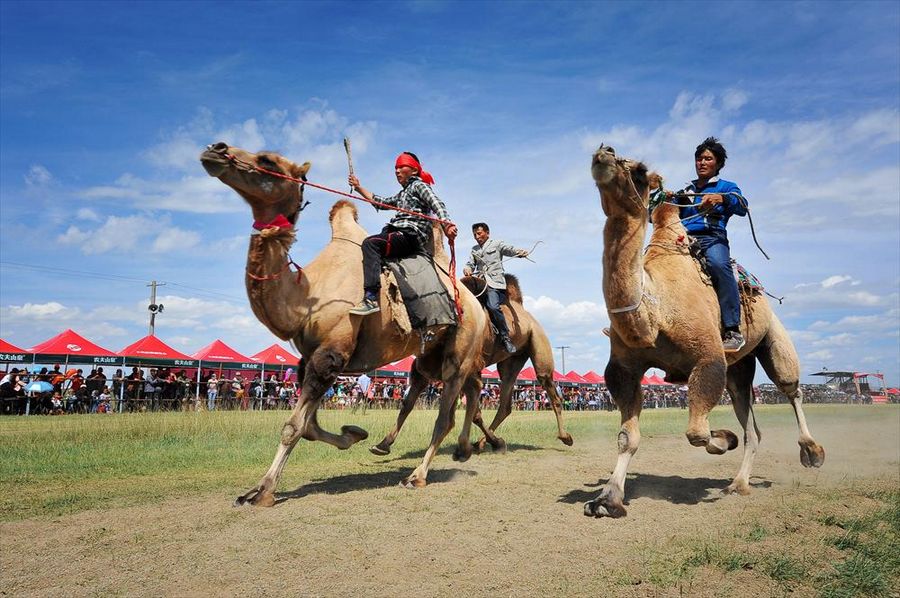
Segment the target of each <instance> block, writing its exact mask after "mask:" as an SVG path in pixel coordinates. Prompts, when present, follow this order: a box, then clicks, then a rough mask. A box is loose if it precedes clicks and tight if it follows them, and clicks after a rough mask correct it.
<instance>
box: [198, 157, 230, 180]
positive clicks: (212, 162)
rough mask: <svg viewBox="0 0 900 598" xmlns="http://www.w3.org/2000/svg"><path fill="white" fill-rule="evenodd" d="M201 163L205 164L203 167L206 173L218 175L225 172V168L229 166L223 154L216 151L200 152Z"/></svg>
mask: <svg viewBox="0 0 900 598" xmlns="http://www.w3.org/2000/svg"><path fill="white" fill-rule="evenodd" d="M200 163H201V164H202V165H203V168H204V169H205V170H206V173H207V174H208V175H209V176H214V177H218V176H220V175H221V174H222V173H223V172H225V168H226V167H227V166H228V163H227V162H226V161H225V160H224V158H223V157H222V155H221V154H217V153H216V152H211V151H206V152H203V153H202V154H200Z"/></svg>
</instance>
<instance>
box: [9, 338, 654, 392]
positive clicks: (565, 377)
mask: <svg viewBox="0 0 900 598" xmlns="http://www.w3.org/2000/svg"><path fill="white" fill-rule="evenodd" d="M413 360H414V358H413V357H412V356H410V357H405V358H403V359H401V360H399V361H396V362H394V363H390V364H387V365H385V366H382V367H380V368H378V369H377V370H375V372H374V375H375V376H376V377H386V378H390V377H408V376H409V372H410V369H411V367H412V363H413ZM62 361H64V362H65V363H67V364H69V363H72V364H74V363H87V364H93V365H112V366H115V365H123V366H126V365H130V366H150V365H159V366H174V367H185V368H195V367H210V368H227V369H241V370H260V369H264V370H265V369H272V368H280V369H283V368H285V367H295V366H296V365H297V362H298V358H297V357H296V356H295V355H293V354H292V353H290V352H288V351H286V350H285V349H284V348H282V347H281V346H279V345H277V344H273V345H272V346H270V347H268V348H266V349H263V350H262V351H260V352H259V353H256V354H254V355H250V356H245V355H242V354H241V353H239V352H237V351H235V350H234V349H232V348H231V347H229V346H228V345H226V344H225V343H224V342H222V341H221V340H215V341H213V342H212V343H210V344H208V345H206V346H205V347H203V348H202V349H200V350H198V351H197V352H195V353H193V354H192V355H187V354H185V353H182V352H180V351H178V350H176V349H173V348H172V347H170V346H169V345H167V344H166V343H164V342H163V341H162V340H160V339H159V338H158V337H156V336H154V335H152V334H150V335H147V336H145V337H143V338H141V339H140V340H137V341H135V342H133V343H131V344H130V345H128V346H127V347H125V348H124V349H122V350H121V351H119V352H113V351H110V350H109V349H105V348H103V347H101V346H99V345H97V344H95V343H93V342H91V341H89V340H88V339H86V338H84V337H83V336H81V335H80V334H78V333H77V332H75V331H73V330H71V329H69V330H65V331H63V332H61V333H60V334H58V335H56V336H54V337H52V338H50V339H47V340H46V341H44V342H42V343H39V344H37V345H35V346H33V347H31V348H29V349H20V348H19V347H16V346H15V345H13V344H11V343H9V342H7V341H4V340H3V339H0V363H22V364H23V365H24V364H27V363H44V364H46V363H54V362H62ZM481 376H482V378H483V379H484V380H486V381H488V382H499V381H500V375H499V373H498V372H497V371H496V370H492V369H489V368H485V369H483V370H482V372H481ZM516 381H517V382H518V383H520V384H537V382H538V380H537V376H536V375H535V371H534V368H533V367H527V368H525V369H523V370H522V371H521V372H519V375H518V376H517V380H516ZM553 381H554V382H557V383H560V384H563V385H571V386H589V385H599V384H604V383H605V380H604V378H603V376H601V375H600V374H598V373H596V372H594V371H593V370H591V371H589V372H586V373H584V374H579V373H578V372H576V371H575V370H572V371H570V372H568V373H566V374H562V373H560V372H558V371H556V370H554V371H553ZM641 384H643V385H650V386H653V385H663V384H667V383H666V382H665V381H664V380H663V379H662V378H661V377H660V376H658V375H657V374H653V375H651V376H644V378H643V379H642V380H641Z"/></svg>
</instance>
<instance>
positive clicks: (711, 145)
mask: <svg viewBox="0 0 900 598" xmlns="http://www.w3.org/2000/svg"><path fill="white" fill-rule="evenodd" d="M706 150H709V151H710V152H712V155H713V156H715V157H716V166H717V167H718V169H717V170H716V174H719V171H720V170H722V168H724V167H725V160H727V159H728V152H726V151H725V146H724V145H722V144H721V143H719V140H718V139H716V138H715V137H707V138H706V139H704V140H703V143H701V144H700V145H698V146H697V151H695V152H694V159H695V160H696V159H697V158H699V157H700V154H702V153H703V152H705V151H706Z"/></svg>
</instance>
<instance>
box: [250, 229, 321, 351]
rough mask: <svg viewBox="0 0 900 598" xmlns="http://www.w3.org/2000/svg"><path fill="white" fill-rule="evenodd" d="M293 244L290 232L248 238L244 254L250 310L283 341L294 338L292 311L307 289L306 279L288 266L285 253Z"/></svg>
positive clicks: (295, 321) (300, 301) (296, 321)
mask: <svg viewBox="0 0 900 598" xmlns="http://www.w3.org/2000/svg"><path fill="white" fill-rule="evenodd" d="M269 230H272V229H269ZM293 241H294V231H293V228H291V229H281V230H277V231H274V232H271V233H268V232H264V233H263V234H259V235H252V236H251V237H250V247H249V250H248V252H247V276H246V286H247V297H248V298H249V299H250V307H251V309H252V310H253V313H254V314H255V315H256V317H257V318H259V320H260V321H261V322H262V323H263V324H264V325H265V326H266V328H268V329H269V330H271V331H272V333H273V334H275V335H276V336H277V337H279V338H281V339H283V340H289V339H291V338H293V337H294V335H295V334H296V330H297V324H298V320H297V314H296V313H295V309H296V306H298V305H301V304H302V303H303V302H302V299H303V297H304V296H305V294H306V292H307V289H308V284H307V282H306V277H305V276H303V275H302V273H299V272H294V271H292V270H291V268H290V264H289V263H288V256H287V252H288V248H289V247H290V246H291V244H292V243H293ZM251 275H252V276H251Z"/></svg>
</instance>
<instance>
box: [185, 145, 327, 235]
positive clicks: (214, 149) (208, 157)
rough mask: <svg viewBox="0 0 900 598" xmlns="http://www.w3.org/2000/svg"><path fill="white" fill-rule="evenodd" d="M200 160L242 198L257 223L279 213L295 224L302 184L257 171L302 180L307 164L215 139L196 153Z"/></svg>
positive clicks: (307, 167)
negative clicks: (198, 153) (248, 205)
mask: <svg viewBox="0 0 900 598" xmlns="http://www.w3.org/2000/svg"><path fill="white" fill-rule="evenodd" d="M200 163H201V164H203V168H205V169H206V172H207V173H208V174H209V176H214V177H216V178H217V179H219V180H220V181H222V182H223V183H225V184H226V185H228V186H229V187H231V188H232V189H234V190H235V191H237V193H238V195H240V196H241V197H243V198H244V200H246V202H247V203H248V204H250V209H251V210H253V218H254V219H255V220H256V221H257V222H272V221H273V220H275V218H277V217H278V216H279V215H282V216H284V217H285V218H287V219H288V221H289V222H290V223H291V224H296V222H297V216H298V215H299V214H300V209H301V205H302V202H303V187H302V186H301V185H298V184H297V183H295V182H294V181H291V180H288V179H285V178H281V177H278V176H274V175H271V174H268V173H266V172H261V171H260V170H259V169H260V168H262V169H265V170H268V171H270V172H275V173H278V174H282V175H285V176H288V177H291V178H294V179H301V180H304V181H305V180H306V173H307V172H309V167H310V164H309V162H306V163H304V164H302V165H300V164H294V163H293V162H291V161H290V160H288V159H287V158H285V157H283V156H279V155H278V154H276V153H273V152H259V153H258V154H254V153H251V152H248V151H245V150H242V149H240V148H238V147H232V146H229V145H228V144H227V143H223V142H221V141H220V142H219V143H215V144H213V145H209V146H207V148H206V151H204V152H203V153H202V154H200Z"/></svg>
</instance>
